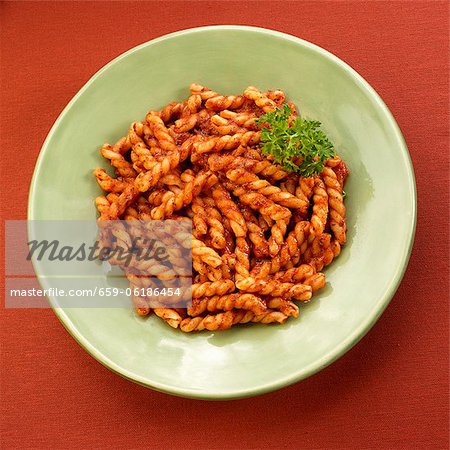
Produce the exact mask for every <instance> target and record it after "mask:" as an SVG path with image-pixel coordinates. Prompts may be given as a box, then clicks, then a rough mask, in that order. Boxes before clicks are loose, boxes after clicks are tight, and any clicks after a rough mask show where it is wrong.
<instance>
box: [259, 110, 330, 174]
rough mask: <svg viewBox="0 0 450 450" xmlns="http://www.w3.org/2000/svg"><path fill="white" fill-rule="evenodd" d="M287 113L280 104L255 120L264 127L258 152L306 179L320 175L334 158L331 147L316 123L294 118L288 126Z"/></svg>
mask: <svg viewBox="0 0 450 450" xmlns="http://www.w3.org/2000/svg"><path fill="white" fill-rule="evenodd" d="M291 112H292V111H291V108H290V107H289V105H283V109H281V108H277V109H275V110H274V111H270V112H268V113H267V114H265V115H264V116H261V117H260V118H259V119H258V120H257V121H256V123H257V124H258V125H263V126H264V127H263V128H262V130H261V142H262V144H263V145H262V147H261V149H262V152H263V153H264V154H265V155H272V156H273V158H274V160H275V162H277V163H278V164H281V165H282V166H283V167H284V169H285V170H286V171H287V172H298V173H300V174H301V175H302V176H304V177H310V176H312V175H314V174H315V173H320V172H322V170H323V165H324V162H325V161H326V160H327V159H328V158H332V157H333V156H334V147H333V144H332V143H331V142H330V141H329V139H328V137H327V136H326V134H325V133H324V132H323V131H322V130H320V129H319V127H320V125H321V123H320V122H318V121H317V120H307V119H303V118H301V117H297V118H295V119H294V120H293V121H292V123H291V124H289V116H290V115H291Z"/></svg>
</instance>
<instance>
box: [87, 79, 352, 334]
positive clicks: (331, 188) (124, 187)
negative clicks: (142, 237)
mask: <svg viewBox="0 0 450 450" xmlns="http://www.w3.org/2000/svg"><path fill="white" fill-rule="evenodd" d="M283 108H284V109H283ZM282 110H284V111H285V116H282V115H281V113H279V111H282ZM277 114H278V115H277ZM283 117H284V119H283V120H285V122H282V119H280V118H283ZM266 120H267V122H265V121H266ZM271 120H272V122H271ZM277 121H278V122H277ZM277 123H278V125H279V126H280V129H281V130H284V131H283V132H284V133H285V135H286V136H288V135H289V133H290V136H293V139H294V138H295V137H296V136H298V133H294V132H291V131H292V130H291V127H294V126H296V127H298V129H300V127H303V128H302V129H303V130H304V133H306V134H305V136H306V138H305V139H304V140H303V141H302V140H300V141H299V142H297V143H295V141H289V138H285V137H283V136H284V135H283V134H279V135H277V134H276V133H275V131H274V130H275V126H276V124H277ZM274 124H275V125H274ZM283 124H284V125H283ZM314 124H315V123H312V124H311V123H308V122H302V123H301V122H300V118H299V116H298V113H297V110H296V108H295V106H294V105H293V104H292V103H288V102H286V98H285V94H284V93H283V92H282V91H281V90H275V91H268V92H261V91H259V90H258V89H257V88H255V87H252V86H250V87H248V88H247V89H245V91H244V92H243V94H242V95H221V94H218V93H217V92H215V91H213V90H211V89H208V88H206V87H204V86H200V85H199V84H191V86H190V96H189V97H188V98H187V99H186V100H184V101H182V102H172V103H169V104H168V105H167V106H165V107H164V108H162V109H161V110H159V111H150V112H149V113H148V114H147V116H146V117H145V119H144V120H143V121H142V122H134V123H132V124H131V125H130V128H129V130H128V133H127V135H126V136H125V137H123V138H121V139H120V140H119V141H118V142H116V143H115V144H114V145H110V144H105V145H104V146H103V147H102V148H101V151H100V152H101V154H102V155H103V157H104V158H106V159H107V160H108V161H109V163H110V164H111V166H112V167H113V169H114V171H115V177H111V176H109V175H108V174H107V172H106V171H105V170H104V169H102V168H98V169H96V170H95V171H94V176H95V177H96V179H97V182H98V184H99V185H100V187H101V189H102V190H103V191H105V195H102V196H99V197H97V199H96V206H97V209H98V212H99V214H100V220H107V221H111V220H112V221H114V220H126V221H133V220H134V221H135V220H162V219H174V220H190V221H191V222H192V237H191V238H190V240H191V244H192V271H193V275H192V276H193V278H192V304H191V306H190V307H188V308H151V307H150V305H149V301H148V299H147V298H146V297H145V296H143V295H133V296H132V298H133V303H134V305H135V308H136V312H137V314H139V315H141V316H147V315H149V314H150V313H151V312H152V311H153V313H154V314H155V315H156V316H158V317H160V318H161V319H162V320H164V321H165V322H166V323H167V324H168V325H170V326H171V327H173V328H179V329H180V330H181V331H184V332H191V331H201V330H224V329H227V328H230V327H231V326H234V325H237V324H243V323H250V322H259V323H262V324H270V323H284V322H285V321H286V320H287V319H288V318H289V317H291V316H292V317H294V318H295V317H298V315H299V308H298V305H297V304H296V302H308V301H310V300H311V297H312V296H313V294H314V293H315V292H317V291H318V290H320V289H321V288H323V287H324V285H325V282H326V281H325V275H324V274H323V273H322V269H323V268H324V267H325V266H327V265H328V264H330V263H331V262H332V261H333V260H334V258H336V257H337V256H338V255H339V253H340V251H341V247H342V245H344V244H345V241H346V219H345V213H346V211H345V205H344V200H343V187H344V183H345V179H346V177H347V175H348V170H347V168H346V166H345V164H344V162H343V161H342V160H341V159H340V158H339V157H338V156H337V155H336V154H334V152H333V153H326V151H328V150H329V146H328V147H327V145H328V141H326V140H324V139H322V138H321V136H322V135H318V134H312V133H314V132H315V131H314V130H315V127H316V126H317V125H314ZM319 125H320V124H319ZM283 127H284V128H283ZM271 132H272V135H271V134H270V133H271ZM308 133H309V134H308ZM268 136H269V137H268ZM308 136H309V137H310V136H313V137H314V136H316V137H317V139H316V143H315V144H314V143H313V144H311V142H312V140H311V139H312V138H311V139H309V137H308ZM308 145H309V146H310V148H311V149H312V150H313V151H316V152H317V153H316V154H311V158H310V160H308V157H309V156H308V155H307V154H306V153H305V152H306V150H307V149H308V148H309V147H308ZM283 146H285V147H283ZM321 146H322V147H321ZM283 148H287V151H291V152H292V155H293V156H292V158H291V159H290V160H287V159H286V160H285V163H283V161H282V160H281V159H280V154H282V153H283V151H284V150H283ZM321 148H324V149H325V150H323V153H320V152H321ZM277 149H278V150H277ZM279 149H282V150H281V153H280V150H279ZM302 151H303V153H302ZM271 152H272V153H271ZM282 157H283V156H282ZM320 158H322V161H321V160H320ZM293 168H294V169H293ZM297 169H298V170H297ZM313 170H315V172H313ZM112 239H114V240H121V241H122V242H125V243H127V242H128V241H129V237H128V235H127V234H126V233H125V232H124V231H123V230H122V231H120V232H115V233H114V236H113V238H112ZM174 239H177V238H176V237H174ZM172 256H173V257H174V258H175V259H176V257H177V255H175V256H174V255H172ZM160 269H161V268H160ZM162 269H163V271H164V270H165V268H164V267H162ZM166 272H168V271H166ZM127 276H128V278H129V281H130V285H131V286H138V285H139V283H142V280H139V278H138V277H135V276H133V275H132V274H131V273H127Z"/></svg>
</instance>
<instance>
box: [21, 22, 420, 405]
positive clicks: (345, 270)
mask: <svg viewBox="0 0 450 450" xmlns="http://www.w3.org/2000/svg"><path fill="white" fill-rule="evenodd" d="M193 81H195V82H198V83H201V84H204V85H206V86H209V87H211V88H212V89H214V90H216V91H219V92H223V93H229V94H231V93H239V92H242V91H243V89H244V88H245V87H246V86H248V85H255V86H257V87H259V88H260V89H262V90H265V89H269V88H281V89H283V90H284V91H285V92H286V93H287V96H288V98H289V99H290V100H291V101H294V102H295V103H296V104H297V105H298V106H299V108H300V112H301V114H302V115H304V116H306V117H311V118H316V119H318V120H320V121H321V122H322V123H323V128H324V129H325V131H326V132H327V133H328V134H329V135H330V137H331V138H332V141H333V142H334V143H335V146H336V148H337V150H338V152H339V154H340V155H341V157H342V158H343V159H344V160H345V162H346V163H347V165H348V166H349V168H350V171H351V176H350V177H349V179H348V182H347V184H346V187H345V190H346V192H347V194H348V197H347V200H346V205H347V207H348V226H349V233H348V243H347V245H346V246H345V248H344V249H343V251H342V253H341V255H340V256H339V258H338V259H337V260H336V261H335V262H333V264H332V265H331V266H329V267H328V268H327V269H326V275H327V280H328V283H327V286H326V288H324V289H323V290H322V291H321V292H320V293H318V295H316V296H315V297H314V299H313V301H312V302H311V303H310V304H308V305H306V306H303V307H301V316H300V317H299V318H298V319H290V320H288V321H287V322H286V323H285V324H284V325H281V326H277V325H273V326H264V325H251V326H239V327H234V328H232V329H230V330H227V331H221V332H202V333H199V334H183V333H182V332H180V331H177V330H174V329H171V328H170V327H168V326H167V325H166V324H164V323H163V322H162V321H161V320H160V319H158V318H156V317H150V318H148V319H147V320H142V319H139V318H137V317H135V315H134V313H133V312H132V311H131V310H126V309H119V308H117V309H81V308H79V309H65V310H64V309H61V308H57V307H55V306H56V305H57V299H55V298H50V299H49V300H50V303H51V304H52V306H53V307H54V308H55V313H56V314H57V316H58V317H59V319H60V320H61V321H62V323H63V324H64V326H65V327H66V328H67V330H68V331H69V333H70V334H71V335H72V336H73V337H74V338H75V339H76V340H77V341H78V342H79V343H80V345H81V346H83V348H85V349H86V350H87V351H88V352H89V353H90V354H91V355H92V356H93V357H94V358H96V359H97V360H98V361H99V362H101V363H102V364H104V365H105V366H107V367H109V368H110V369H111V370H113V371H114V372H116V373H118V374H119V375H121V376H123V377H125V378H127V379H129V380H132V381H135V382H137V383H140V384H142V385H144V386H148V387H151V388H153V389H156V390H159V391H163V392H167V393H171V394H175V395H181V396H186V397H196V398H207V399H228V398H237V397H245V396H252V395H257V394H261V393H264V392H268V391H272V390H274V389H278V388H281V387H283V386H286V385H289V384H291V383H294V382H296V381H299V380H301V379H303V378H306V377H308V376H309V375H312V374H313V373H315V372H317V371H318V370H320V369H322V368H323V367H325V366H327V365H328V364H330V363H331V362H332V361H334V360H335V359H336V358H338V357H339V356H341V355H342V354H344V353H345V352H346V351H347V350H348V349H350V348H351V347H352V346H353V345H354V344H355V343H356V342H357V341H358V340H359V339H361V337H362V336H363V335H364V334H365V333H366V332H367V331H368V330H369V329H370V327H371V326H372V325H373V324H374V323H375V321H376V320H377V319H378V317H379V316H380V314H381V313H382V312H383V310H384V309H385V308H386V306H387V304H388V303H389V300H390V299H391V298H392V296H393V294H394V293H395V291H396V289H397V287H398V285H399V283H400V280H401V278H402V276H403V273H404V271H405V269H406V266H407V263H408V258H409V255H410V251H411V247H412V243H413V237H414V231H415V222H416V192H415V181H414V173H413V169H412V166H411V161H410V157H409V154H408V150H407V148H406V145H405V142H404V140H403V137H402V135H401V132H400V130H399V128H398V126H397V124H396V122H395V120H394V118H393V117H392V115H391V113H390V112H389V110H388V108H387V107H386V105H385V104H384V103H383V101H382V100H381V99H380V97H379V96H378V95H377V93H376V92H375V91H374V90H373V89H372V88H371V87H370V85H369V84H368V83H367V82H366V81H365V80H364V79H363V78H362V77H361V76H360V75H358V73H356V72H355V71H354V70H353V69H352V68H351V67H349V66H348V65H347V64H345V63H344V62H342V61H341V60H340V59H338V58H337V57H335V56H333V55H332V54H330V53H328V52H327V51H325V50H323V49H321V48H320V47H317V46H315V45H313V44H310V43H308V42H306V41H303V40H301V39H298V38H295V37H293V36H289V35H286V34H282V33H279V32H275V31H271V30H265V29H261V28H252V27H242V26H217V27H204V28H195V29H191V30H185V31H181V32H178V33H173V34H169V35H167V36H163V37H161V38H158V39H155V40H153V41H150V42H147V43H145V44H143V45H140V46H139V47H136V48H134V49H132V50H130V51H128V52H126V53H124V54H123V55H121V56H119V57H118V58H116V59H115V60H114V61H112V62H111V63H109V64H108V65H106V66H105V67H104V68H103V69H101V70H100V71H99V72H98V73H97V74H96V75H94V77H93V78H92V79H91V80H89V81H88V82H87V83H86V85H85V86H84V87H83V88H82V89H81V90H80V92H79V93H78V94H77V95H76V96H75V97H74V98H73V100H72V101H71V102H70V103H69V104H68V105H67V107H66V108H65V109H64V111H63V112H62V114H61V115H60V117H59V118H58V120H57V121H56V123H55V125H54V126H53V128H52V130H51V131H50V133H49V135H48V137H47V139H46V141H45V143H44V145H43V147H42V151H41V154H40V156H39V159H38V162H37V165H36V169H35V172H34V177H33V181H32V183H31V190H30V196H29V210H28V218H29V219H35V220H36V219H37V220H44V219H45V220H47V219H66V220H72V219H73V220H75V219H76V220H85V219H86V220H89V219H94V218H95V217H96V211H95V208H94V204H93V199H94V197H95V196H97V195H99V193H100V190H99V188H98V186H97V184H96V182H95V180H94V178H93V177H92V175H91V172H92V169H93V168H94V167H96V166H104V167H106V165H107V162H106V161H105V160H103V159H102V157H101V156H100V155H99V151H98V150H99V147H100V146H101V144H103V143H104V142H114V141H115V140H116V139H118V138H120V137H121V136H122V135H124V134H125V133H126V130H127V128H128V125H129V124H130V123H131V122H132V121H135V120H140V119H142V118H143V117H144V116H145V113H146V112H147V111H148V110H149V109H158V108H160V107H162V106H163V105H165V104H166V103H168V102H170V101H173V100H181V99H183V98H186V97H187V96H188V87H189V84H190V83H191V82H193ZM35 269H36V272H37V274H38V275H39V265H37V266H36V267H35ZM42 283H43V284H44V287H50V286H51V281H49V280H44V281H42Z"/></svg>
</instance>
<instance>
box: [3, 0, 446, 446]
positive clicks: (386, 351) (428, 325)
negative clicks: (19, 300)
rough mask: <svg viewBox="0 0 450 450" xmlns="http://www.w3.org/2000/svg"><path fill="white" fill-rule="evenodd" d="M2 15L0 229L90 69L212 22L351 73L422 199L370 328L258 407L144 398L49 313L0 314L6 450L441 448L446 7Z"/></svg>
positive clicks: (83, 6)
mask: <svg viewBox="0 0 450 450" xmlns="http://www.w3.org/2000/svg"><path fill="white" fill-rule="evenodd" d="M0 18H1V59H2V61H1V166H2V173H1V197H2V202H1V204H2V208H3V218H4V219H12V218H14V219H19V218H25V217H26V202H27V195H28V186H29V182H30V179H31V175H32V172H33V167H34V164H35V161H36V158H37V156H38V153H39V149H40V147H41V145H42V142H43V140H44V138H45V136H46V134H47V133H48V131H49V130H50V127H51V126H52V124H53V121H54V120H55V119H56V117H57V115H58V114H59V113H60V111H61V110H62V108H63V107H64V106H65V105H66V103H67V102H68V101H69V100H70V98H71V97H72V96H73V95H74V94H75V93H76V92H77V91H78V89H80V88H81V86H82V85H83V84H84V83H85V82H86V81H87V80H88V78H89V77H90V76H91V75H92V74H93V73H94V72H96V71H97V70H98V69H99V68H100V67H101V66H103V65H104V64H105V63H106V62H108V61H110V60H111V59H112V58H114V57H115V56H117V55H119V54H120V53H122V52H124V51H125V50H128V49H129V48H130V47H133V46H135V45H137V44H140V43H142V42H145V41H147V40H150V39H152V38H155V37H157V36H161V35H163V34H166V33H169V32H172V31H176V30H180V29H183V28H189V27H195V26H200V25H211V24H247V25H256V26H262V27H268V28H273V29H277V30H280V31H284V32H287V33H291V34H293V35H296V36H299V37H301V38H304V39H306V40H309V41H311V42H313V43H315V44H318V45H320V46H322V47H324V48H326V49H328V50H330V51H331V52H333V53H334V54H336V55H337V56H339V57H341V58H342V59H343V60H344V61H346V62H348V63H349V64H350V65H352V66H353V67H354V68H355V69H356V70H357V71H358V72H359V73H361V74H362V75H363V76H364V77H365V78H366V79H367V80H368V81H369V83H370V84H371V85H372V86H373V87H374V88H375V89H376V90H377V91H378V92H379V93H380V95H381V96H382V97H383V99H384V100H385V101H386V103H387V105H388V106H389V108H390V109H391V111H392V112H393V114H394V116H395V118H396V119H397V121H398V123H399V125H400V127H401V129H402V131H403V134H404V136H405V139H406V142H407V144H408V147H409V150H410V153H411V156H412V160H413V164H414V168H415V173H416V177H417V187H418V198H419V213H418V224H417V234H416V242H415V246H414V250H413V253H412V257H411V261H410V264H409V269H408V271H407V273H406V275H405V278H404V280H403V283H402V285H401V286H400V289H399V290H398V292H397V294H396V296H395V298H394V299H393V301H392V303H391V304H390V306H389V307H388V309H387V310H386V312H385V313H384V315H383V316H382V318H381V319H380V320H379V322H378V323H377V324H376V325H375V326H374V327H373V329H372V330H371V331H370V332H369V334H368V335H367V336H366V337H365V338H364V339H363V340H362V341H361V342H360V343H359V344H358V345H357V346H356V347H355V348H353V349H352V350H351V351H350V352H349V353H347V354H346V355H345V356H344V357H343V358H341V359H340V360H339V361H337V362H336V363H335V364H333V365H332V366H330V367H328V368H327V369H325V370H323V371H322V372H320V373H319V374H317V375H315V376H313V377H311V378H309V379H307V380H305V381H303V382H301V383H298V384H296V385H294V386H291V387H288V388H285V389H283V390H281V391H278V392H275V393H271V394H267V395H263V396H261V397H257V398H253V399H245V400H238V401H232V402H208V403H207V402H203V401H198V400H187V399H181V398H175V397H171V396H168V395H164V394H160V393H157V392H153V391H151V390H147V389H145V388H143V387H141V386H138V385H135V384H132V383H130V382H128V381H125V380H123V379H121V378H120V377H118V376H117V375H114V374H113V373H111V372H109V371H108V370H107V369H105V368H104V367H103V366H101V365H100V364H99V363H97V362H96V361H95V360H93V359H92V358H91V357H90V356H88V355H87V354H86V353H85V352H84V350H82V349H81V347H79V346H78V344H76V342H75V341H74V340H73V339H72V338H71V337H70V336H69V335H68V333H67V332H66V331H65V330H64V329H63V327H62V326H61V324H60V323H59V322H58V320H57V319H56V317H55V316H54V314H53V313H52V311H51V310H4V309H3V310H1V318H2V322H1V333H2V348H1V374H2V377H1V391H2V398H1V407H2V413H1V419H0V420H1V422H2V447H3V448H5V449H12V448H20V449H24V448H57V449H59V448H65V449H69V448H90V449H91V448H92V449H94V448H99V449H100V448H102V449H106V448H144V447H153V448H180V447H183V448H193V449H194V448H195V449H201V448H238V447H246V448H247V447H250V448H265V447H271V448H305V449H306V448H308V449H309V448H341V449H342V448H355V449H360V448H386V449H393V448H430V449H440V448H447V447H448V424H449V421H448V420H449V419H448V401H449V392H448V368H449V357H448V356H449V351H448V350H449V349H448V342H449V339H448V323H449V321H448V293H449V284H448V274H449V270H448V269H449V261H448V255H449V247H448V181H449V166H448V153H449V151H448V150H449V128H448V124H449V122H448V120H449V115H448V101H449V98H448V26H449V24H448V6H447V2H438V1H425V2H421V1H411V2H397V1H392V2H379V1H365V2H363V1H360V2H337V1H336V2H334V1H332V2H311V3H310V2H287V1H285V2H284V1H283V2H276V1H269V2H265V1H264V2H214V1H210V2H200V1H186V2H171V1H167V2H136V3H135V2H117V3H116V2H115V3H107V2H92V3H88V2H80V3H76V2H64V3H63V2H51V3H46V2H36V3H34V2H9V3H5V2H3V3H1V5H0ZM399 207H401V205H399ZM386 220H388V218H386ZM2 259H3V258H2Z"/></svg>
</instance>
